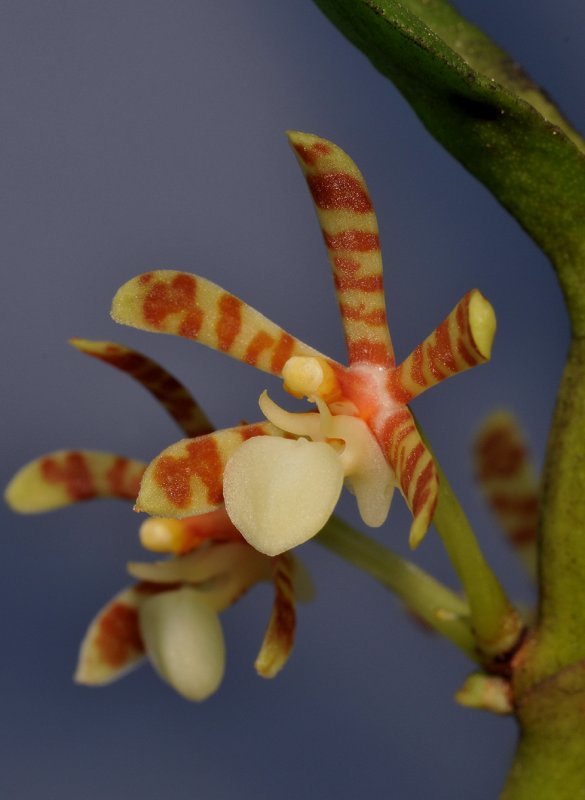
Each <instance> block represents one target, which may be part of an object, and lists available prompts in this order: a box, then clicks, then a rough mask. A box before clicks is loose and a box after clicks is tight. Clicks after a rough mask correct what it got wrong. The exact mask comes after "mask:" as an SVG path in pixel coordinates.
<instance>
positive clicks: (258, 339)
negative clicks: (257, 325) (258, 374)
mask: <svg viewBox="0 0 585 800" xmlns="http://www.w3.org/2000/svg"><path fill="white" fill-rule="evenodd" d="M273 344H274V339H273V338H272V336H270V335H269V334H268V333H265V332H264V331H260V333H257V334H256V335H255V336H254V338H253V339H252V341H251V342H250V344H249V345H248V347H247V349H246V352H245V354H244V361H245V362H246V364H251V365H252V366H253V367H254V366H256V363H257V362H258V358H259V357H260V354H261V353H262V352H264V350H268V349H269V348H270V347H272V345H273Z"/></svg>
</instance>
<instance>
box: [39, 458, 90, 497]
mask: <svg viewBox="0 0 585 800" xmlns="http://www.w3.org/2000/svg"><path fill="white" fill-rule="evenodd" d="M40 470H41V475H42V476H43V479H44V480H45V481H47V482H48V483H62V484H63V485H64V487H65V491H66V492H67V494H68V495H69V497H70V498H71V499H72V500H90V499H91V498H92V497H96V495H97V492H96V489H95V486H94V483H93V478H92V475H91V472H90V469H89V466H88V464H87V462H86V460H85V458H84V456H83V454H82V453H76V452H72V453H67V455H66V456H65V459H64V462H63V464H59V463H58V461H56V459H54V458H43V460H42V461H41V463H40Z"/></svg>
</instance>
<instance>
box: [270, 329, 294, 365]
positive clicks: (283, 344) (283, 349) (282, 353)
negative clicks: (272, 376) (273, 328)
mask: <svg viewBox="0 0 585 800" xmlns="http://www.w3.org/2000/svg"><path fill="white" fill-rule="evenodd" d="M294 346H295V340H294V339H293V337H292V336H290V335H289V334H288V333H284V332H283V333H281V334H280V339H279V340H278V342H277V343H276V347H275V349H274V353H273V354H272V361H271V362H270V369H271V370H272V372H275V373H277V374H280V373H281V372H282V368H283V367H284V365H285V364H286V362H287V361H288V360H289V358H290V357H291V353H292V351H293V349H294Z"/></svg>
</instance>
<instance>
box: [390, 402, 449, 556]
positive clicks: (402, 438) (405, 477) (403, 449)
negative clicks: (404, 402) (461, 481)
mask: <svg viewBox="0 0 585 800" xmlns="http://www.w3.org/2000/svg"><path fill="white" fill-rule="evenodd" d="M378 439H379V441H380V442H381V444H382V446H383V447H384V452H385V453H386V458H387V459H388V463H389V464H390V466H391V467H392V469H393V470H394V474H395V476H396V479H397V481H398V484H399V486H400V490H401V492H402V494H403V496H404V498H405V500H406V502H407V505H408V507H409V508H410V510H411V511H412V514H413V517H414V519H413V521H412V525H411V527H410V537H409V542H410V546H411V547H412V548H413V549H414V548H415V547H417V546H418V545H419V544H420V542H421V541H422V539H423V537H424V535H425V533H426V532H427V529H428V527H429V525H430V524H431V520H432V517H433V514H434V511H435V506H436V505H437V497H438V492H439V479H438V476H437V471H436V469H435V463H434V461H433V458H432V456H431V454H430V453H429V451H428V450H427V448H426V446H425V444H424V442H423V440H422V439H421V436H420V434H419V432H418V430H417V428H416V425H415V422H414V418H413V416H412V414H411V413H410V411H409V410H408V408H406V407H404V408H403V409H401V410H400V411H397V412H396V413H394V414H392V415H391V416H389V417H387V419H386V420H385V421H384V422H383V423H382V424H381V425H380V428H379V436H378Z"/></svg>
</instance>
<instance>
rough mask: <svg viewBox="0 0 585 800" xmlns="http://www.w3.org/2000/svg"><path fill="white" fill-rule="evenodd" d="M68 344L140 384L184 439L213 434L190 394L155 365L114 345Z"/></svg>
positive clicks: (72, 340)
mask: <svg viewBox="0 0 585 800" xmlns="http://www.w3.org/2000/svg"><path fill="white" fill-rule="evenodd" d="M69 343H70V344H72V345H73V347H75V348H76V349H77V350H79V352H80V353H84V354H85V355H88V356H92V357H93V358H97V359H99V360H100V361H104V362H105V363H106V364H110V365H111V366H112V367H116V369H119V370H121V371H122V372H126V373H127V374H128V375H130V377H132V378H134V380H135V381H138V383H140V384H142V386H144V388H145V389H146V390H147V391H148V392H150V393H151V394H152V395H153V396H154V397H155V398H156V399H157V400H158V401H159V403H161V405H162V406H164V408H165V409H166V410H167V411H168V413H169V414H170V415H171V417H172V418H173V419H174V420H175V422H176V423H177V425H178V426H179V427H180V428H181V429H182V430H183V431H184V433H186V434H187V436H203V435H204V434H206V433H211V432H212V431H213V425H212V424H211V422H210V421H209V420H208V418H207V416H206V415H205V414H204V412H203V411H202V409H201V407H200V406H199V404H198V403H197V401H196V400H195V399H194V398H193V397H192V396H191V393H190V392H189V390H188V389H186V388H185V387H184V386H183V384H182V383H180V382H179V381H178V380H177V379H176V378H175V377H173V375H171V374H170V372H167V370H166V369H164V367H161V366H160V364H157V363H156V361H153V360H152V359H150V358H147V357H146V356H144V355H142V353H139V352H137V351H136V350H132V349H131V348H130V347H124V346H123V345H121V344H116V343H115V342H94V341H90V340H89V339H70V340H69Z"/></svg>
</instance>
